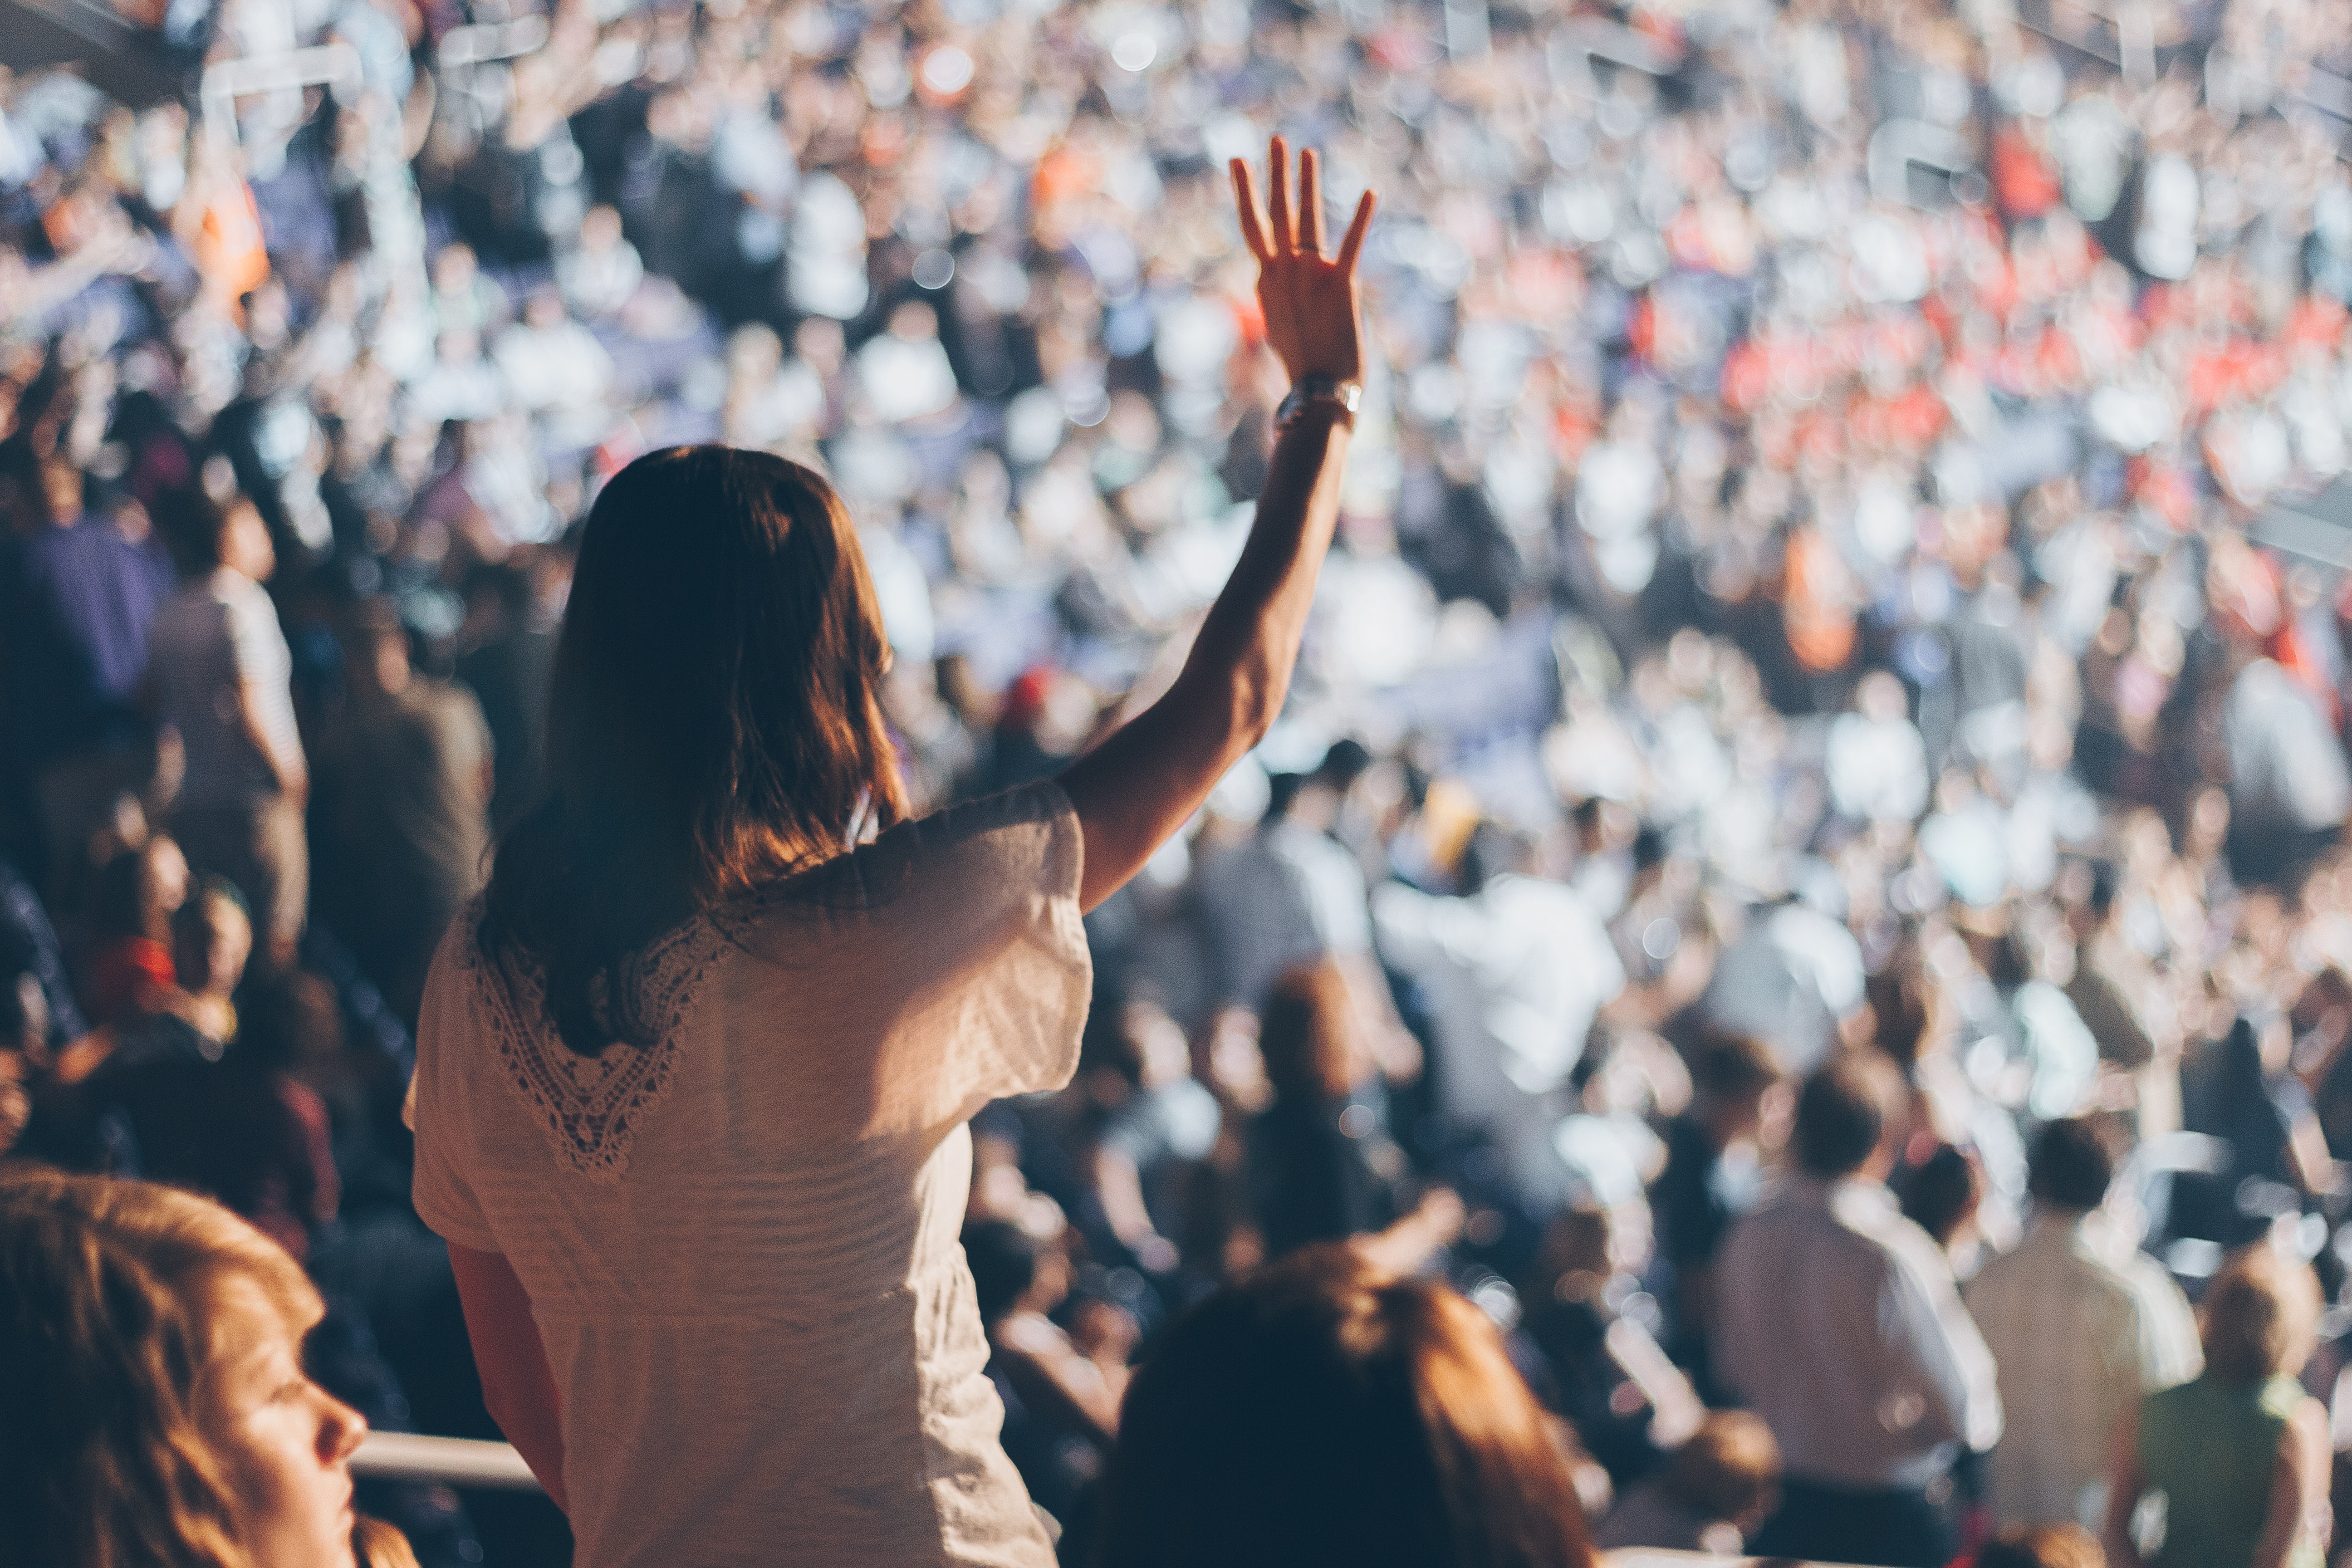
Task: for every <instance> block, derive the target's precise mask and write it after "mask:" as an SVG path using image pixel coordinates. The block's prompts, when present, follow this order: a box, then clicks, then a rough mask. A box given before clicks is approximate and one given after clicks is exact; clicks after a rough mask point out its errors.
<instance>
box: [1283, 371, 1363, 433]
mask: <svg viewBox="0 0 2352 1568" xmlns="http://www.w3.org/2000/svg"><path fill="white" fill-rule="evenodd" d="M1363 397H1364V386H1363V383H1361V382H1360V381H1358V380H1356V379H1355V378H1353V377H1351V376H1350V377H1341V376H1336V375H1332V374H1328V373H1326V372H1323V371H1308V372H1307V373H1306V374H1303V375H1301V376H1299V377H1298V378H1297V380H1296V381H1294V382H1293V383H1292V384H1291V387H1290V393H1289V395H1287V396H1286V397H1285V398H1284V399H1283V400H1282V403H1281V405H1280V406H1278V407H1276V409H1275V411H1274V425H1275V428H1276V429H1277V430H1287V429H1288V428H1290V426H1293V425H1295V424H1297V423H1298V421H1299V420H1301V419H1303V418H1305V417H1307V416H1308V415H1309V414H1312V413H1320V414H1322V415H1324V416H1326V417H1327V418H1331V419H1337V420H1339V422H1341V423H1343V424H1345V425H1347V426H1349V428H1351V429H1352V428H1353V427H1354V426H1355V423H1356V410H1357V408H1358V407H1359V406H1360V405H1361V404H1362V402H1363Z"/></svg>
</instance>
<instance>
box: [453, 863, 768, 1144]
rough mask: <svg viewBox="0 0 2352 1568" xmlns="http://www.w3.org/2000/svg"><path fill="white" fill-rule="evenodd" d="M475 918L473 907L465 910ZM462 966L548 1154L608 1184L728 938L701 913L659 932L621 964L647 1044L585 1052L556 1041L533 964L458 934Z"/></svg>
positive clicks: (654, 1100)
mask: <svg viewBox="0 0 2352 1568" xmlns="http://www.w3.org/2000/svg"><path fill="white" fill-rule="evenodd" d="M467 919H468V920H469V921H478V919H479V914H478V910H477V911H476V912H475V913H473V914H471V915H469V916H468V917H467ZM465 939H466V940H465V942H464V943H463V945H462V951H463V952H465V954H466V968H467V974H468V976H469V978H470V979H471V982H472V984H473V986H474V994H475V995H476V997H477V998H478V1001H479V1002H480V1004H481V1010H482V1014H483V1016H484V1017H485V1018H486V1019H487V1020H488V1024H489V1030H490V1035H491V1037H492V1038H493V1039H495V1040H496V1041H497V1042H498V1048H499V1060H500V1062H501V1063H502V1064H503V1065H504V1067H505V1068H506V1076H507V1079H508V1081H509V1083H511V1084H513V1085H514V1087H515V1089H517V1090H518V1091H520V1093H521V1095H522V1097H523V1099H524V1100H525V1101H526V1102H527V1103H528V1104H529V1105H530V1108H531V1111H532V1120H534V1121H537V1122H538V1123H539V1124H540V1129H541V1131H543V1132H545V1133H546V1134H547V1142H548V1145H549V1147H551V1148H552V1149H553V1150H554V1151H555V1157H556V1159H557V1160H559V1161H561V1162H562V1163H564V1164H567V1165H569V1166H571V1167H572V1169H573V1170H575V1171H578V1172H579V1173H582V1174H583V1175H584V1176H586V1177H587V1178H588V1179H589V1180H590V1181H592V1182H602V1183H606V1184H610V1183H615V1182H618V1181H619V1180H620V1179H621V1178H622V1176H623V1175H625V1174H626V1173H627V1172H628V1168H629V1151H630V1149H631V1148H632V1147H633V1146H634V1145H635V1142H636V1137H637V1131H638V1130H639V1129H640V1128H641V1127H643V1126H644V1125H645V1121H646V1117H647V1116H648V1115H650V1114H651V1113H652V1111H653V1109H654V1107H655V1106H656V1105H658V1104H659V1103H660V1102H661V1100H662V1098H663V1097H664V1096H665V1095H667V1093H668V1092H669V1086H670V1080H671V1079H672V1077H673V1068H674V1067H675V1065H676V1063H677V1050H678V1041H679V1036H680V1034H681V1032H682V1030H683V1028H684V1026H685V1023H686V1019H687V1015H688V1012H689V1011H690V1010H691V1009H692V1007H693V1005H694V1002H695V998H696V996H697V995H698V994H699V992H700V991H701V988H702V982H703V980H704V979H705V977H707V976H708V975H709V973H710V971H711V968H712V966H713V964H714V963H716V961H717V959H718V958H719V953H720V952H722V951H724V950H725V948H726V947H727V945H728V942H727V939H726V937H725V936H724V935H722V934H721V933H720V931H719V929H718V926H717V923H716V922H714V921H711V920H710V919H709V918H707V917H704V918H698V919H695V920H692V921H688V922H687V923H686V924H685V925H682V926H680V927H678V928H677V930H676V931H672V932H670V933H669V934H668V935H667V936H665V937H663V938H662V939H661V940H660V941H659V942H655V943H654V944H653V945H652V946H651V947H649V948H647V949H646V951H645V952H643V953H642V954H640V955H639V956H638V958H637V959H636V960H635V962H634V963H631V964H630V965H629V966H628V973H627V974H626V976H625V981H624V983H625V984H630V985H633V986H634V987H635V990H636V998H637V1004H638V1006H637V1016H639V1017H640V1018H642V1019H644V1020H645V1021H646V1024H647V1025H648V1026H650V1028H651V1031H652V1034H653V1043H652V1044H650V1045H646V1046H633V1045H629V1044H627V1043H626V1042H622V1041H616V1042H614V1044H612V1045H610V1046H607V1047H604V1051H603V1052H602V1053H601V1054H599V1055H597V1056H594V1057H583V1056H582V1055H581V1054H580V1053H579V1052H577V1051H574V1050H572V1048H571V1047H568V1046H566V1045H565V1044H564V1043H563V1040H562V1037H560V1036H559V1035H558V1034H557V1033H556V1031H555V1021H554V1018H553V1017H552V1016H551V1015H550V1014H549V1012H548V1008H547V985H546V977H545V975H544V974H543V973H541V971H540V969H539V968H538V966H537V965H529V966H525V965H520V964H517V963H502V962H500V961H499V959H496V958H494V957H492V956H491V955H489V954H488V953H487V952H483V950H482V944H481V942H480V940H479V936H478V931H476V930H472V929H469V930H468V931H467V932H466V933H465Z"/></svg>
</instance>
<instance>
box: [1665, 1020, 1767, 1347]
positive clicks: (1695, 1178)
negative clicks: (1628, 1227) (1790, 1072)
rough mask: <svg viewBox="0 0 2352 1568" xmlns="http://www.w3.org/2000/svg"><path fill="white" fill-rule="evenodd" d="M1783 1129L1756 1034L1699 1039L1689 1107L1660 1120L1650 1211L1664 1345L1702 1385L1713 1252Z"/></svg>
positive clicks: (1750, 1199)
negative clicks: (1665, 1296) (1660, 1271)
mask: <svg viewBox="0 0 2352 1568" xmlns="http://www.w3.org/2000/svg"><path fill="white" fill-rule="evenodd" d="M1776 1122H1777V1123H1778V1125H1775V1123H1776ZM1787 1127H1788V1090H1787V1089H1784V1088H1782V1087H1781V1078H1780V1068H1779V1066H1778V1064H1777V1063H1775V1062H1774V1060H1773V1058H1772V1053H1771V1051H1770V1050H1769V1049H1768V1048H1767V1047H1765V1046H1764V1045H1763V1044H1762V1042H1760V1041H1757V1040H1751V1039H1748V1038H1747V1037H1744V1036H1733V1037H1729V1038H1727V1039H1719V1040H1710V1041H1708V1042H1707V1043H1706V1044H1705V1045H1703V1046H1701V1047H1699V1049H1698V1052H1697V1059H1696V1060H1695V1061H1694V1062H1693V1063H1692V1064H1691V1102H1690V1106H1689V1108H1688V1109H1687V1110H1685V1111H1684V1112H1683V1113H1682V1114H1681V1115H1680V1116H1677V1117H1675V1119H1674V1120H1673V1121H1670V1122H1668V1123H1667V1124H1666V1131H1665V1142H1666V1164H1665V1169H1664V1171H1663V1172H1662V1173H1660V1174H1659V1176H1658V1179H1657V1182H1656V1183H1655V1184H1654V1186H1653V1187H1652V1188H1651V1192H1650V1211H1651V1214H1652V1215H1653V1223H1654V1226H1655V1228H1656V1231H1657V1245H1658V1257H1659V1258H1660V1259H1661V1260H1663V1261H1664V1262H1665V1263H1666V1264H1668V1265H1669V1266H1671V1267H1672V1268H1673V1269H1674V1280H1673V1286H1674V1291H1673V1303H1674V1317H1673V1322H1672V1326H1671V1330H1670V1332H1669V1334H1668V1338H1667V1349H1668V1350H1670V1351H1672V1352H1674V1354H1675V1360H1676V1361H1677V1362H1679V1363H1681V1364H1683V1365H1684V1366H1685V1367H1688V1368H1690V1369H1691V1372H1692V1376H1693V1379H1694V1381H1696V1383H1697V1384H1698V1385H1699V1386H1700V1388H1701V1389H1703V1390H1706V1389H1710V1388H1711V1386H1712V1384H1713V1378H1712V1374H1711V1373H1710V1372H1709V1370H1708V1362H1707V1349H1706V1347H1707V1342H1708V1338H1709V1324H1710V1322H1711V1321H1712V1320H1713V1317H1714V1311H1715V1306H1714V1292H1715V1260H1716V1254H1717V1251H1718V1250H1719V1249H1720V1248H1721V1247H1722V1246H1723V1238H1724V1237H1725V1236H1726V1235H1727V1234H1728V1233H1729V1231H1730V1229H1731V1226H1733V1224H1734V1223H1735V1222H1737V1221H1738V1218H1739V1216H1740V1215H1743V1214H1746V1213H1747V1212H1748V1210H1749V1209H1751V1208H1753V1207H1754V1206H1755V1205H1756V1201H1757V1199H1758V1198H1759V1196H1761V1187H1762V1183H1763V1172H1764V1164H1763V1156H1764V1155H1766V1154H1768V1153H1770V1152H1773V1151H1772V1145H1773V1144H1774V1143H1775V1142H1777V1140H1778V1139H1779V1138H1780V1136H1782V1135H1784V1134H1785V1133H1786V1131H1787Z"/></svg>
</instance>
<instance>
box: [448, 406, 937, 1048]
mask: <svg viewBox="0 0 2352 1568" xmlns="http://www.w3.org/2000/svg"><path fill="white" fill-rule="evenodd" d="M889 664H890V650H889V646H888V643H887V640H886V639H885V637H884V634H883V628H882V616H881V612H880V610H879V608H878V607H877V604H876V601H875V598H874V588H873V584H872V583H871V581H870V580H869V579H868V578H867V576H866V558H865V555H864V553H863V552H861V551H860V550H859V548H858V544H857V533H856V528H855V527H854V526H853V525H852V523H851V521H850V518H849V513H848V510H847V509H846V508H845V507H844V506H843V504H842V502H841V499H840V497H839V496H837V495H836V494H835V492H834V489H833V487H832V486H830V485H828V484H827V483H826V482H825V481H824V479H823V478H822V477H820V476H819V475H817V474H816V473H814V472H813V471H811V470H810V469H807V468H803V467H801V466H800V465H799V464H797V463H793V462H790V461H788V460H786V459H784V458H778V457H772V456H771V455H769V454H767V453H765V452H745V451H737V450H733V449H731V448H729V447H670V448H668V449H667V450H665V451H659V452H654V453H651V454H649V455H647V456H646V457H643V458H638V459H637V460H636V461H635V462H634V463H631V464H630V465H629V466H628V467H627V468H624V469H622V470H621V471H620V472H619V473H618V474H615V475H614V477H613V479H612V480H611V481H610V482H609V483H608V484H606V485H605V487H604V490H603V491H602V492H601V493H600V494H599V495H598V496H597V498H596V503H595V505H594V506H593V508H591V509H590V510H589V513H588V521H587V525H586V527H585V528H584V529H583V531H582V533H581V539H580V563H579V566H578V568H577V570H576V572H575V574H574V575H573V578H572V595H571V599H570V602H569V605H567V607H566V609H565V611H564V616H563V634H562V640H561V641H560V642H559V643H558V644H557V647H556V654H555V674H554V684H553V689H552V690H551V693H550V695H549V700H548V720H547V762H546V766H547V774H548V794H547V798H546V799H545V801H544V802H543V803H542V804H541V805H540V807H539V808H538V809H537V810H536V811H535V812H534V813H533V814H532V815H531V816H529V817H527V818H525V819H524V820H523V821H522V822H520V823H519V824H517V825H516V826H515V828H514V829H513V831H512V832H511V833H509V835H508V837H507V839H506V841H505V842H504V843H503V844H501V845H500V846H499V851H498V858H497V863H496V865H495V867H494V868H493V869H492V871H491V875H490V887H489V894H488V909H487V910H486V913H485V917H484V921H483V928H482V932H483V936H484V938H485V939H486V941H487V942H488V945H489V946H490V948H491V949H492V951H493V952H499V953H501V954H502V955H505V956H509V957H518V958H524V959H528V960H530V961H532V962H535V963H539V964H541V965H543V966H544V967H545V970H546V974H547V1003H548V1007H549V1010H550V1012H551V1014H552V1015H553V1017H554V1020H555V1025H556V1028H557V1030H558V1032H559V1033H560V1034H561V1035H562V1038H563V1042H564V1044H566V1045H567V1046H570V1047H572V1049H573V1050H575V1051H579V1052H581V1053H582V1054H583V1055H588V1056H593V1055H595V1054H597V1053H598V1052H599V1051H601V1050H602V1049H603V1048H604V1046H605V1045H607V1044H609V1043H610V1042H611V1041H613V1040H614V1039H615V1038H618V1039H625V1040H628V1041H630V1042H632V1043H634V1044H644V1043H646V1039H647V1035H646V1029H645V1027H644V1026H642V1024H641V1022H640V1021H639V1020H637V1019H636V1018H635V1016H633V1012H634V1008H633V1005H632V1003H633V993H634V990H635V988H634V987H633V986H630V985H627V984H616V982H618V981H622V980H625V978H626V976H625V975H624V974H623V973H620V972H621V971H622V969H623V967H624V965H625V960H626V959H627V958H628V956H629V955H631V954H633V953H635V952H638V951H640V950H642V949H643V948H644V947H645V946H646V943H648V942H651V941H652V940H653V939H654V938H655V937H656V936H658V935H659V934H660V933H661V932H662V931H666V930H667V929H669V928H670V927H672V926H675V925H677V924H678V923H679V922H680V921H684V920H686V919H687V918H688V917H689V916H691V915H692V914H693V913H694V912H695V911H696V910H699V909H703V908H706V907H708V906H709V904H710V903H711V902H713V901H715V900H719V899H722V898H726V897H729V896H730V895H733V894H737V893H740V892H742V891H744V890H746V889H749V888H751V887H753V886H755V885H757V884H758V883H760V882H761V881H762V880H765V879H771V878H773V877H776V876H779V875H782V874H783V873H785V872H788V871H791V870H793V869H795V868H799V867H801V866H803V865H808V864H813V863H814V862H816V861H819V860H823V859H826V858H830V857H832V856H834V855H836V854H838V853H840V852H841V851H842V850H843V849H845V848H846V847H848V846H849V845H850V844H851V843H852V842H853V841H854V840H855V838H856V836H857V834H858V831H859V828H860V826H861V825H871V826H876V827H887V826H891V825H892V824H894V823H896V822H897V821H898V819H899V818H900V817H902V816H905V815H906V810H907V804H906V796H905V794H904V792H903V790H902V788H901V786H900V784H899V781H898V766H897V760H896V757H897V754H896V752H893V751H892V749H891V744H890V738H889V734H888V731H887V728H886V727H885V725H884V722H883V719H882V680H883V676H884V674H885V672H886V671H887V669H888V668H889ZM597 994H604V995H607V996H609V998H611V1002H610V1005H606V1006H601V1007H600V1006H599V1005H596V1003H595V1002H594V1001H593V1000H592V998H593V997H594V996H595V995H597Z"/></svg>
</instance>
